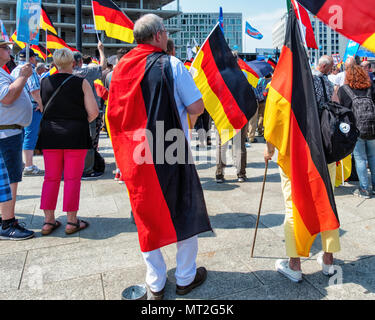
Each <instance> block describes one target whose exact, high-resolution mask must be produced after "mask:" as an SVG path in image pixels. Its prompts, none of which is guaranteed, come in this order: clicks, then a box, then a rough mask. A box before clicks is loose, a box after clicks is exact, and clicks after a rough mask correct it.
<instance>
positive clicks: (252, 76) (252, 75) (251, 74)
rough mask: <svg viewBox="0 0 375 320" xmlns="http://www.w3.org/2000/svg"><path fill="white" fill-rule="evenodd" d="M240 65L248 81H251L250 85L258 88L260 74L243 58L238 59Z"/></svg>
mask: <svg viewBox="0 0 375 320" xmlns="http://www.w3.org/2000/svg"><path fill="white" fill-rule="evenodd" d="M237 62H238V65H239V66H240V68H241V70H242V72H244V73H245V74H246V79H247V81H249V83H250V84H251V85H252V86H253V87H254V88H256V87H257V85H258V81H259V76H258V74H257V73H256V72H255V71H254V70H253V69H252V68H251V67H250V66H249V65H248V64H247V63H246V62H245V61H243V60H242V59H241V58H238V60H237Z"/></svg>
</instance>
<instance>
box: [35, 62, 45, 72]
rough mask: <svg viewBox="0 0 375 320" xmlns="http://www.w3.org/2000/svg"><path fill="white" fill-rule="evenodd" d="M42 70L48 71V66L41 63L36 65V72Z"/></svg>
mask: <svg viewBox="0 0 375 320" xmlns="http://www.w3.org/2000/svg"><path fill="white" fill-rule="evenodd" d="M41 69H47V68H46V65H45V64H44V63H42V62H39V63H38V64H37V65H36V68H35V71H37V72H38V71H39V70H41Z"/></svg>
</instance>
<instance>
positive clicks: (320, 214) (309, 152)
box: [264, 9, 340, 282]
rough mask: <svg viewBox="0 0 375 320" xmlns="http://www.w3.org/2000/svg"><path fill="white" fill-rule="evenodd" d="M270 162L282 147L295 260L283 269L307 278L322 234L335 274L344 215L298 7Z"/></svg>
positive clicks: (276, 84) (278, 74) (268, 125)
mask: <svg viewBox="0 0 375 320" xmlns="http://www.w3.org/2000/svg"><path fill="white" fill-rule="evenodd" d="M264 128H265V131H264V138H265V139H266V141H267V145H266V149H265V151H264V159H265V161H266V162H268V161H269V160H271V159H272V157H273V155H274V152H275V148H277V149H278V161H277V163H278V165H279V167H280V175H281V186H282V190H283V195H284V200H285V209H286V212H285V221H284V232H285V246H286V254H287V256H288V257H289V259H280V260H277V261H276V264H275V267H276V270H277V271H278V272H280V273H281V274H283V275H284V276H286V277H287V278H289V279H290V280H292V281H293V282H300V281H302V270H301V259H300V257H301V256H302V257H308V256H309V254H310V249H311V246H312V244H313V242H314V240H315V238H316V235H317V234H318V233H320V234H321V239H322V249H323V250H322V251H321V252H320V253H319V254H318V255H317V262H318V264H319V265H320V266H321V268H322V272H323V274H324V275H327V276H331V275H333V274H334V266H333V253H335V252H338V251H340V242H339V227H340V223H339V219H338V215H337V209H336V204H335V199H334V195H333V189H332V183H331V180H330V175H329V171H328V167H327V163H326V157H325V155H324V149H323V141H322V135H321V129H320V122H319V114H318V108H317V99H316V96H315V89H314V84H313V77H312V74H311V68H310V64H309V61H308V58H307V54H306V51H305V48H304V47H303V45H302V44H301V33H300V30H299V27H298V24H297V18H296V16H295V13H294V11H293V10H292V9H291V10H290V11H289V19H288V25H287V31H286V37H285V44H284V46H283V49H282V53H281V56H280V59H279V63H278V65H277V67H276V69H275V73H274V76H273V79H272V81H271V85H270V89H269V93H268V97H267V102H266V110H265V116H264Z"/></svg>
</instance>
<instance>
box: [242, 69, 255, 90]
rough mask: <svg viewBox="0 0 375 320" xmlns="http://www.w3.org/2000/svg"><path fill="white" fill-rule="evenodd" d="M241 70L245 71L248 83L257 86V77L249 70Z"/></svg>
mask: <svg viewBox="0 0 375 320" xmlns="http://www.w3.org/2000/svg"><path fill="white" fill-rule="evenodd" d="M242 72H245V74H246V79H247V81H248V82H249V83H250V85H251V86H252V87H254V88H256V87H257V85H258V81H259V78H257V77H256V76H254V75H253V74H252V73H251V72H248V71H246V70H242Z"/></svg>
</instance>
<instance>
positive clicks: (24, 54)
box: [18, 48, 36, 58]
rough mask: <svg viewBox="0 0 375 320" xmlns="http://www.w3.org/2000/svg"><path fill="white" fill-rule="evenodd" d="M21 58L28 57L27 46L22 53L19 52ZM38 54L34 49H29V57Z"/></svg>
mask: <svg viewBox="0 0 375 320" xmlns="http://www.w3.org/2000/svg"><path fill="white" fill-rule="evenodd" d="M18 56H19V57H20V58H26V48H23V49H22V50H21V51H20V53H19V54H18ZM35 56H36V54H35V52H34V51H33V50H32V49H29V57H30V58H31V57H35Z"/></svg>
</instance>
